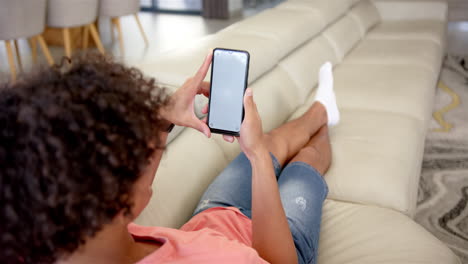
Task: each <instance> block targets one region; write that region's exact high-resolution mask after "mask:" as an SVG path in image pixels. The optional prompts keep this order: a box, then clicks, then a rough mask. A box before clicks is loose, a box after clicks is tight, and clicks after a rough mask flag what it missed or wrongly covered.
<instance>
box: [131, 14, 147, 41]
mask: <svg viewBox="0 0 468 264" xmlns="http://www.w3.org/2000/svg"><path fill="white" fill-rule="evenodd" d="M133 16H134V17H135V20H136V22H137V24H138V28H139V29H140V33H141V35H142V36H143V39H144V40H145V43H146V45H148V44H149V42H148V38H147V37H146V34H145V31H144V30H143V26H142V25H141V22H140V18H139V17H138V14H134V15H133Z"/></svg>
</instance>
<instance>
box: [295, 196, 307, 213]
mask: <svg viewBox="0 0 468 264" xmlns="http://www.w3.org/2000/svg"><path fill="white" fill-rule="evenodd" d="M296 204H297V205H298V206H299V208H300V209H301V210H302V211H305V209H306V208H307V200H306V199H305V198H304V197H302V196H299V197H296Z"/></svg>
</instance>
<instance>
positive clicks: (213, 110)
mask: <svg viewBox="0 0 468 264" xmlns="http://www.w3.org/2000/svg"><path fill="white" fill-rule="evenodd" d="M213 58H214V59H213V65H212V67H213V69H212V71H213V72H212V77H211V94H210V112H209V126H210V127H211V128H214V129H220V130H227V131H233V132H239V131H240V126H241V123H242V110H243V109H242V108H243V98H244V89H245V82H246V78H247V75H246V71H247V60H248V55H247V53H245V52H236V51H229V50H215V51H214V57H213Z"/></svg>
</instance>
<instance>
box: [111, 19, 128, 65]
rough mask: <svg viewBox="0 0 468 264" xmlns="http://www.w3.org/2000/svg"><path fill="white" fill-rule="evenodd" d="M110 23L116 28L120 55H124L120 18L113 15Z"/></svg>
mask: <svg viewBox="0 0 468 264" xmlns="http://www.w3.org/2000/svg"><path fill="white" fill-rule="evenodd" d="M112 23H113V24H114V26H115V27H116V28H117V35H118V36H117V37H118V38H119V46H120V55H121V56H122V57H124V56H125V47H124V42H123V35H122V27H121V26H120V19H119V18H118V17H113V18H112Z"/></svg>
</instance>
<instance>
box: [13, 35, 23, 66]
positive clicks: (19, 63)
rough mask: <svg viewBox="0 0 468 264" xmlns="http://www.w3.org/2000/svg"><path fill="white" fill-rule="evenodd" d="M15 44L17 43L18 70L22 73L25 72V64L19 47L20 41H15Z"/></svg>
mask: <svg viewBox="0 0 468 264" xmlns="http://www.w3.org/2000/svg"><path fill="white" fill-rule="evenodd" d="M14 43H15V52H16V59H17V60H18V69H19V70H20V71H23V63H22V62H21V54H20V51H19V47H18V40H16V39H15V40H14Z"/></svg>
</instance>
